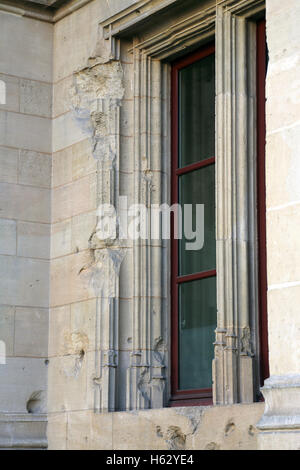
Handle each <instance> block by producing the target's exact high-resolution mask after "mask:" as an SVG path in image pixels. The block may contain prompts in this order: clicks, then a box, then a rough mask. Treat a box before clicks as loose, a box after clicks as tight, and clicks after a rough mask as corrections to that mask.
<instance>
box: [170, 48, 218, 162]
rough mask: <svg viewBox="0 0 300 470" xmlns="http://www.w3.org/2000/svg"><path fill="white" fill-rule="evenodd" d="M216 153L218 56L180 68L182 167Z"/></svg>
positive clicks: (180, 154) (180, 143) (180, 159)
mask: <svg viewBox="0 0 300 470" xmlns="http://www.w3.org/2000/svg"><path fill="white" fill-rule="evenodd" d="M214 156H215V56H214V54H211V55H209V56H208V57H205V58H204V59H201V60H199V61H198V62H195V63H193V64H191V65H189V66H188V67H185V68H184V69H182V70H180V71H179V162H178V166H179V167H184V166H186V165H189V164H191V163H195V162H198V161H200V160H203V159H206V158H209V157H214Z"/></svg>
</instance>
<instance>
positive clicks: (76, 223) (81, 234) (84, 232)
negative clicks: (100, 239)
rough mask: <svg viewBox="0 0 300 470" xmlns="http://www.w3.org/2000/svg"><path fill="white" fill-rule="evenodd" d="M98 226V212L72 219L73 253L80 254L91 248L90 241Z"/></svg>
mask: <svg viewBox="0 0 300 470" xmlns="http://www.w3.org/2000/svg"><path fill="white" fill-rule="evenodd" d="M96 224H97V215H96V211H92V212H88V213H83V214H79V215H76V216H75V217H72V221H71V225H72V242H71V245H72V251H73V252H78V251H82V250H87V249H88V248H89V239H90V236H91V234H92V233H93V230H94V229H95V227H96Z"/></svg>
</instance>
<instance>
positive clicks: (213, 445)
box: [205, 442, 220, 450]
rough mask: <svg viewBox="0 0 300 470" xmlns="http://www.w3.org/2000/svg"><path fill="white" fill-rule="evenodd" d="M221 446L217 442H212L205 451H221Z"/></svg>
mask: <svg viewBox="0 0 300 470" xmlns="http://www.w3.org/2000/svg"><path fill="white" fill-rule="evenodd" d="M219 449H220V446H219V444H217V443H216V442H210V443H209V444H207V445H206V447H205V450H219Z"/></svg>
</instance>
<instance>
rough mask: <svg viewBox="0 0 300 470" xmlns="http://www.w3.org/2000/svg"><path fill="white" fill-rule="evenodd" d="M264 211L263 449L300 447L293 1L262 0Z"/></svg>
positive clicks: (299, 191) (299, 135)
mask: <svg viewBox="0 0 300 470" xmlns="http://www.w3.org/2000/svg"><path fill="white" fill-rule="evenodd" d="M266 7H267V10H266V20H267V43H268V50H269V66H268V72H267V82H266V97H267V102H266V127H267V129H266V133H267V135H266V207H267V263H268V264H267V274H268V329H269V361H270V378H268V379H267V380H266V381H265V384H264V387H263V388H262V392H263V395H264V398H265V402H266V406H265V413H264V415H263V417H262V419H261V420H260V422H259V423H258V428H259V430H260V434H259V447H260V449H300V315H299V301H300V238H299V227H300V185H299V180H300V160H299V146H300V121H299V110H300V95H299V80H300V56H299V40H300V30H299V15H300V3H299V1H298V0H286V1H285V2H282V1H279V0H267V2H266Z"/></svg>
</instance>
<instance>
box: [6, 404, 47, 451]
mask: <svg viewBox="0 0 300 470" xmlns="http://www.w3.org/2000/svg"><path fill="white" fill-rule="evenodd" d="M24 436H26V437H24ZM47 446H48V443H47V415H46V414H28V413H27V414H25V413H0V449H40V450H41V449H46V448H47Z"/></svg>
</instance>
